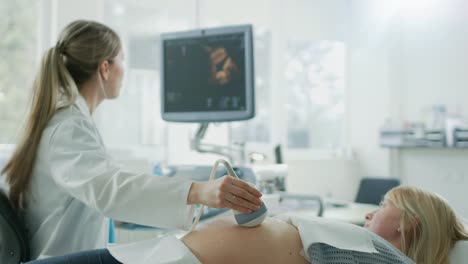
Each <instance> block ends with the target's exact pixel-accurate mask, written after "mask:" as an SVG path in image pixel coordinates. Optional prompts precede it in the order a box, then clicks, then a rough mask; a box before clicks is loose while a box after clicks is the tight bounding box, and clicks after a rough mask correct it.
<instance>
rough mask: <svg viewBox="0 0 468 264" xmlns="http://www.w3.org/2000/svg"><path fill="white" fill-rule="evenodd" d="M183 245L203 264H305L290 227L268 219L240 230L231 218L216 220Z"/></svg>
mask: <svg viewBox="0 0 468 264" xmlns="http://www.w3.org/2000/svg"><path fill="white" fill-rule="evenodd" d="M182 241H183V242H184V243H185V244H186V245H187V247H188V248H190V250H191V251H192V252H193V253H194V254H195V256H197V258H198V259H199V260H200V262H202V263H206V264H210V263H226V264H229V263H269V264H272V263H273V264H274V263H278V264H279V263H291V264H295V263H297V264H304V263H307V261H306V260H305V258H304V257H303V256H302V255H300V252H301V250H302V243H301V239H300V236H299V232H298V231H297V230H296V228H295V227H293V226H292V225H290V224H288V223H286V222H284V221H282V220H280V219H276V218H267V219H265V221H264V222H263V223H262V224H261V225H260V226H258V227H254V228H244V227H239V226H238V225H237V224H236V223H235V221H234V218H233V217H232V216H231V217H226V218H219V219H216V220H214V221H213V222H210V223H207V224H205V225H204V226H200V227H199V228H197V230H195V231H193V232H191V233H189V234H187V235H186V236H184V237H183V238H182Z"/></svg>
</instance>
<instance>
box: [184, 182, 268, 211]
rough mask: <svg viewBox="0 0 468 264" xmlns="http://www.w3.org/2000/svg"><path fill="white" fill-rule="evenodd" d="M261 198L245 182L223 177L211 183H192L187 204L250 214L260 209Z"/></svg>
mask: <svg viewBox="0 0 468 264" xmlns="http://www.w3.org/2000/svg"><path fill="white" fill-rule="evenodd" d="M261 196H262V193H261V192H260V191H258V190H257V189H256V188H255V187H252V186H250V185H249V184H248V183H247V182H245V181H243V180H239V179H237V178H235V177H232V176H223V177H221V178H218V179H216V180H213V181H207V182H194V183H192V187H191V188H190V192H189V195H188V200H187V203H188V204H204V205H206V206H209V207H213V208H231V209H234V210H237V211H240V212H243V213H251V212H253V211H256V210H258V209H260V205H261V204H262V201H261V200H260V197H261Z"/></svg>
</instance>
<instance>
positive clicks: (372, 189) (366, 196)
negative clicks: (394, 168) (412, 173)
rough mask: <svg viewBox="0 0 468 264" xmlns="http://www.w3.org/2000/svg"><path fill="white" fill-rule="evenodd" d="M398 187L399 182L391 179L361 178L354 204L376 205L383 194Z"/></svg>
mask: <svg viewBox="0 0 468 264" xmlns="http://www.w3.org/2000/svg"><path fill="white" fill-rule="evenodd" d="M398 185H400V180H398V179H391V178H363V179H362V180H361V183H360V185H359V190H358V194H357V196H356V200H355V202H356V203H366V204H376V205H378V204H379V203H380V202H381V201H382V199H383V197H384V195H385V193H387V192H388V191H389V190H390V189H392V188H393V187H396V186H398Z"/></svg>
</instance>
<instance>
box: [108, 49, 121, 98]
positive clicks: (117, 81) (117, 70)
mask: <svg viewBox="0 0 468 264" xmlns="http://www.w3.org/2000/svg"><path fill="white" fill-rule="evenodd" d="M123 60H124V54H123V51H122V50H120V51H119V53H118V54H117V56H116V57H115V58H114V59H112V61H110V62H109V79H108V81H107V85H106V86H107V87H106V93H107V97H108V99H112V98H116V97H118V96H119V94H120V89H121V87H122V79H123V76H124V63H123Z"/></svg>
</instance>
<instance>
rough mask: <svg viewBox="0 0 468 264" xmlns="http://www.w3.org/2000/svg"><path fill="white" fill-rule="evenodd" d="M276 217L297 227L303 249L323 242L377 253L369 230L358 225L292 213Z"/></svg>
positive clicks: (340, 247) (345, 248) (305, 256)
mask: <svg viewBox="0 0 468 264" xmlns="http://www.w3.org/2000/svg"><path fill="white" fill-rule="evenodd" d="M278 218H281V219H283V220H284V221H286V222H288V223H290V224H292V225H294V226H295V227H296V228H297V230H298V231H299V234H300V236H301V241H302V246H303V250H307V249H308V248H309V247H310V246H311V245H312V244H314V243H324V244H327V245H332V246H334V247H336V248H339V249H344V250H354V251H360V252H366V253H378V251H377V250H376V249H375V248H374V244H373V242H372V237H371V236H370V235H369V232H368V231H367V230H365V229H363V228H361V227H359V226H355V225H351V224H348V223H344V222H341V221H335V220H330V219H325V218H319V217H314V218H310V217H301V216H300V215H292V214H288V215H279V216H278ZM302 255H303V256H304V258H306V259H307V261H309V262H310V260H309V257H308V255H307V254H305V253H304V252H302Z"/></svg>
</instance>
